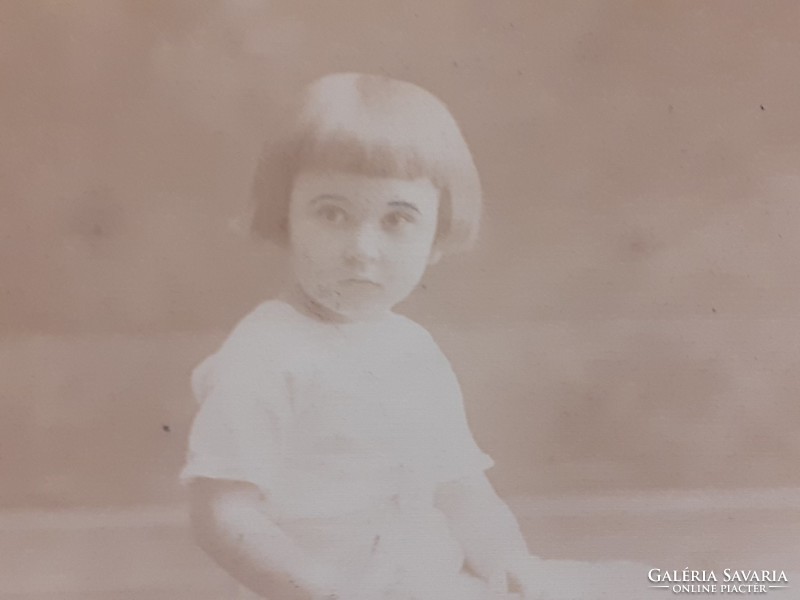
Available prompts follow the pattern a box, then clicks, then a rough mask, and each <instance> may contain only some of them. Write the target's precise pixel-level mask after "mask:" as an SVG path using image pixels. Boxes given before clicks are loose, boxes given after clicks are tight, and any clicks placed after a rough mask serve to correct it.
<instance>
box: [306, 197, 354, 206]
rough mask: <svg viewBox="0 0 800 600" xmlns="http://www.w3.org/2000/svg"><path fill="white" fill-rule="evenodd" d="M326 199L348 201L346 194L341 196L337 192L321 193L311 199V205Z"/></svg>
mask: <svg viewBox="0 0 800 600" xmlns="http://www.w3.org/2000/svg"><path fill="white" fill-rule="evenodd" d="M325 200H334V201H335V202H347V201H348V200H347V198H345V197H344V196H339V195H337V194H320V195H319V196H316V197H314V199H313V200H312V201H311V205H312V206H313V205H315V204H318V203H320V202H323V201H325Z"/></svg>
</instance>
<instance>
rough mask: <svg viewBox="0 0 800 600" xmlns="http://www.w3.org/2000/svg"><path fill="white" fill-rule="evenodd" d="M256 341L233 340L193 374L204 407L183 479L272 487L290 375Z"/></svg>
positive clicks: (196, 421)
mask: <svg viewBox="0 0 800 600" xmlns="http://www.w3.org/2000/svg"><path fill="white" fill-rule="evenodd" d="M253 341H254V340H252V339H250V340H249V342H248V343H242V342H243V340H241V339H239V340H236V339H234V340H229V342H228V343H226V344H225V345H223V347H222V348H221V349H220V351H219V352H217V353H216V354H213V355H212V356H210V357H209V358H207V359H206V360H205V361H203V362H202V363H201V364H200V365H199V366H198V367H197V368H196V369H195V370H194V371H193V374H192V389H193V392H194V394H195V397H196V399H197V401H198V402H199V409H198V411H197V414H196V415H195V418H194V421H193V423H192V427H191V432H190V434H189V444H188V451H187V457H186V463H185V465H184V468H183V470H182V472H181V475H180V479H181V481H182V482H183V483H187V482H189V481H191V480H193V479H196V478H200V477H207V478H211V479H226V480H232V481H243V482H249V483H253V484H254V485H256V486H258V487H259V488H261V489H262V490H265V491H266V490H268V489H269V488H270V487H272V485H273V483H274V481H275V479H276V477H277V474H278V472H279V471H280V469H281V463H282V457H283V456H284V452H283V448H284V444H285V441H284V438H285V432H286V427H287V419H288V403H289V396H288V386H287V379H286V375H285V374H284V373H283V372H282V371H281V369H280V367H279V366H278V364H277V363H276V362H275V361H270V360H269V359H268V357H267V356H266V355H265V353H263V352H262V351H261V348H260V347H259V345H258V344H254V343H253Z"/></svg>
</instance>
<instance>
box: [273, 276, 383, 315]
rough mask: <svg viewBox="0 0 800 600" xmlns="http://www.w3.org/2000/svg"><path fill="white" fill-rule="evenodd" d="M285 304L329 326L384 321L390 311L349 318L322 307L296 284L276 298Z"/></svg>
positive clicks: (288, 287)
mask: <svg viewBox="0 0 800 600" xmlns="http://www.w3.org/2000/svg"><path fill="white" fill-rule="evenodd" d="M278 298H279V299H281V300H283V301H284V302H286V303H287V304H289V305H291V306H292V307H293V308H294V309H295V310H297V312H299V313H300V314H303V315H305V316H307V317H310V318H312V319H314V320H316V321H320V322H322V323H330V324H331V325H347V324H352V323H360V322H370V321H380V320H382V319H385V318H386V317H387V316H388V315H389V314H390V313H391V311H385V312H380V313H375V314H370V315H365V316H363V317H360V316H359V317H350V316H348V315H343V314H341V313H338V312H336V311H334V310H332V309H330V308H328V307H327V306H323V305H322V304H320V303H319V302H317V301H316V300H314V299H313V298H312V297H311V296H309V295H308V294H307V293H306V292H305V290H303V288H302V287H301V286H300V285H299V284H297V283H292V284H291V285H288V286H287V287H285V288H284V289H283V291H282V292H281V293H280V294H279V296H278Z"/></svg>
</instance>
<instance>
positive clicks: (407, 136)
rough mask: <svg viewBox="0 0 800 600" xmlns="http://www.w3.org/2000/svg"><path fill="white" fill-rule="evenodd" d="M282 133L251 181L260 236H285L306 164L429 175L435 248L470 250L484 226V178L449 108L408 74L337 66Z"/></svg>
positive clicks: (253, 227)
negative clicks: (435, 195)
mask: <svg viewBox="0 0 800 600" xmlns="http://www.w3.org/2000/svg"><path fill="white" fill-rule="evenodd" d="M286 126H287V129H286V130H285V132H284V133H283V134H278V135H276V136H275V138H274V139H273V141H270V142H267V143H266V144H265V146H264V151H263V152H262V155H261V158H260V161H259V164H258V169H257V171H256V176H255V180H254V183H253V189H252V192H253V200H254V202H255V206H254V209H255V212H254V216H253V221H252V225H251V230H252V232H253V234H254V235H256V236H258V237H263V238H266V239H270V240H273V241H275V242H278V243H286V239H287V229H288V228H287V225H288V223H287V220H288V205H289V198H290V195H291V189H292V185H293V182H294V179H295V177H296V176H297V174H298V173H299V172H300V171H302V170H331V171H345V172H350V173H356V174H361V175H367V176H373V177H396V178H401V179H416V178H428V179H430V180H431V182H432V183H433V184H434V185H435V186H436V187H438V188H439V190H440V192H441V195H440V202H439V224H438V232H437V237H436V245H437V248H438V249H439V250H440V251H441V252H443V253H446V254H447V253H454V252H458V251H460V250H464V249H466V248H468V247H469V246H471V245H472V243H473V242H474V241H475V239H476V237H477V234H478V229H479V226H480V216H481V204H482V201H481V197H482V193H481V184H480V179H479V177H478V171H477V169H476V168H475V163H474V161H473V159H472V155H471V153H470V151H469V148H468V147H467V143H466V141H465V140H464V137H463V135H462V134H461V131H460V129H459V127H458V124H457V123H456V121H455V119H453V116H452V115H451V114H450V111H449V110H448V109H447V107H446V106H445V105H444V104H443V103H442V102H441V101H440V100H439V99H438V98H436V97H435V96H434V95H433V94H431V93H430V92H428V91H426V90H424V89H422V88H421V87H419V86H417V85H414V84H412V83H408V82H405V81H398V80H395V79H390V78H388V77H383V76H378V75H365V74H359V73H337V74H333V75H327V76H325V77H322V78H320V79H318V80H316V81H314V82H313V83H312V84H311V85H309V86H308V87H307V88H306V89H305V91H304V95H303V98H302V101H301V102H300V110H299V111H297V113H296V114H295V115H294V116H293V118H291V119H289V120H288V121H287V123H286Z"/></svg>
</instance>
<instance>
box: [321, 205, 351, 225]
mask: <svg viewBox="0 0 800 600" xmlns="http://www.w3.org/2000/svg"><path fill="white" fill-rule="evenodd" d="M317 216H318V217H320V218H321V219H322V220H323V221H326V222H328V223H331V224H332V225H342V224H343V223H345V222H346V221H347V212H346V211H345V210H344V209H343V208H341V207H339V206H335V205H333V204H327V205H324V206H320V207H319V208H318V209H317Z"/></svg>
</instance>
